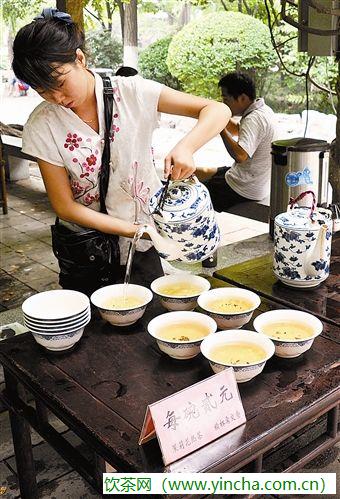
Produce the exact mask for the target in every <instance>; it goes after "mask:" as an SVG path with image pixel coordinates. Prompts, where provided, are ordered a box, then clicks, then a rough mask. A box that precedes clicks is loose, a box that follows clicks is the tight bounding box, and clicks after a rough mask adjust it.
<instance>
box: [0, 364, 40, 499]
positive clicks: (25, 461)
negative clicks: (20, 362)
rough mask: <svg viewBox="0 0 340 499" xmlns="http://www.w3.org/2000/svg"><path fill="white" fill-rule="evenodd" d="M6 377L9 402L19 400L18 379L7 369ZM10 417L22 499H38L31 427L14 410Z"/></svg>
mask: <svg viewBox="0 0 340 499" xmlns="http://www.w3.org/2000/svg"><path fill="white" fill-rule="evenodd" d="M4 377H5V383H6V393H7V395H8V399H9V401H10V400H11V399H12V398H13V399H15V398H19V389H18V388H19V387H18V381H17V380H16V378H15V377H14V376H12V375H11V374H10V373H9V372H8V371H7V370H6V369H5V368H4ZM9 417H10V421H11V430H12V438H13V445H14V452H15V460H16V463H17V473H18V479H19V486H20V495H21V498H22V499H36V498H37V497H38V489H37V482H36V473H35V467H34V460H33V454H32V442H31V430H30V425H29V424H28V423H27V421H26V420H25V419H24V418H23V417H22V416H20V415H18V414H17V413H16V412H14V411H13V410H10V411H9Z"/></svg>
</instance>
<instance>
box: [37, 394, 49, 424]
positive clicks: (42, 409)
mask: <svg viewBox="0 0 340 499" xmlns="http://www.w3.org/2000/svg"><path fill="white" fill-rule="evenodd" d="M35 410H36V413H37V418H38V423H39V427H40V428H44V426H45V425H46V424H48V409H47V407H46V406H45V405H44V404H43V403H42V402H40V400H39V399H37V398H35Z"/></svg>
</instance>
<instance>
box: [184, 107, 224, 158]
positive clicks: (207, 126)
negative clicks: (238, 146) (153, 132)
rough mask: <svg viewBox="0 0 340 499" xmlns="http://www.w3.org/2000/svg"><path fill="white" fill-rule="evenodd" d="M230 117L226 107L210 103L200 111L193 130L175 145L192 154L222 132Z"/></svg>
mask: <svg viewBox="0 0 340 499" xmlns="http://www.w3.org/2000/svg"><path fill="white" fill-rule="evenodd" d="M230 117H231V111H230V109H229V107H228V106H226V105H225V104H221V103H219V102H211V103H209V104H207V105H206V106H205V107H203V109H201V111H200V113H199V116H198V121H197V123H196V125H195V126H194V128H193V129H192V130H191V131H190V132H189V133H188V134H187V135H185V137H183V139H181V140H180V141H179V142H178V144H177V145H181V146H184V147H186V148H188V149H189V150H190V151H192V152H193V153H194V152H195V151H197V150H198V149H199V148H200V147H202V146H203V145H204V144H206V143H207V142H208V141H209V140H211V139H212V138H213V137H215V136H216V135H218V134H219V133H220V132H221V130H223V129H224V128H225V127H226V125H227V123H228V121H229V120H230Z"/></svg>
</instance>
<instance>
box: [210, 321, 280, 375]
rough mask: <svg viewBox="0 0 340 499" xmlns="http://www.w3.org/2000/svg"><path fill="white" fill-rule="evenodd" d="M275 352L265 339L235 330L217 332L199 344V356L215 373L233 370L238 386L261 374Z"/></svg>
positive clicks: (248, 332) (250, 332)
mask: <svg viewBox="0 0 340 499" xmlns="http://www.w3.org/2000/svg"><path fill="white" fill-rule="evenodd" d="M274 351H275V347H274V343H273V342H272V341H271V340H270V339H269V338H267V337H266V336H264V335H261V334H258V333H255V332H254V331H247V330H242V331H239V330H237V329H236V330H229V331H219V332H218V333H216V334H213V335H211V336H209V337H207V338H205V339H204V340H203V341H202V344H201V352H202V354H203V355H204V357H205V358H206V359H208V360H209V363H210V366H211V368H212V370H213V371H214V373H219V372H221V371H223V370H224V369H226V368H227V367H232V368H233V369H234V372H235V377H236V381H237V383H245V382H246V381H250V380H251V379H253V378H254V377H255V376H257V375H258V374H260V372H262V371H263V368H264V366H265V364H266V362H267V360H268V359H270V357H272V356H273V355H274Z"/></svg>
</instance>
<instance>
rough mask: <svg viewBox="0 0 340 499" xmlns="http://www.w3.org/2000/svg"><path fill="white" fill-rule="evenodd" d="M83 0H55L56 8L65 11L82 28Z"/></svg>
mask: <svg viewBox="0 0 340 499" xmlns="http://www.w3.org/2000/svg"><path fill="white" fill-rule="evenodd" d="M83 3H84V1H83V0H57V9H59V10H61V11H62V12H67V13H68V14H70V16H71V17H72V19H73V21H75V22H76V23H77V24H78V25H79V27H80V28H81V29H84V14H83Z"/></svg>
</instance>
